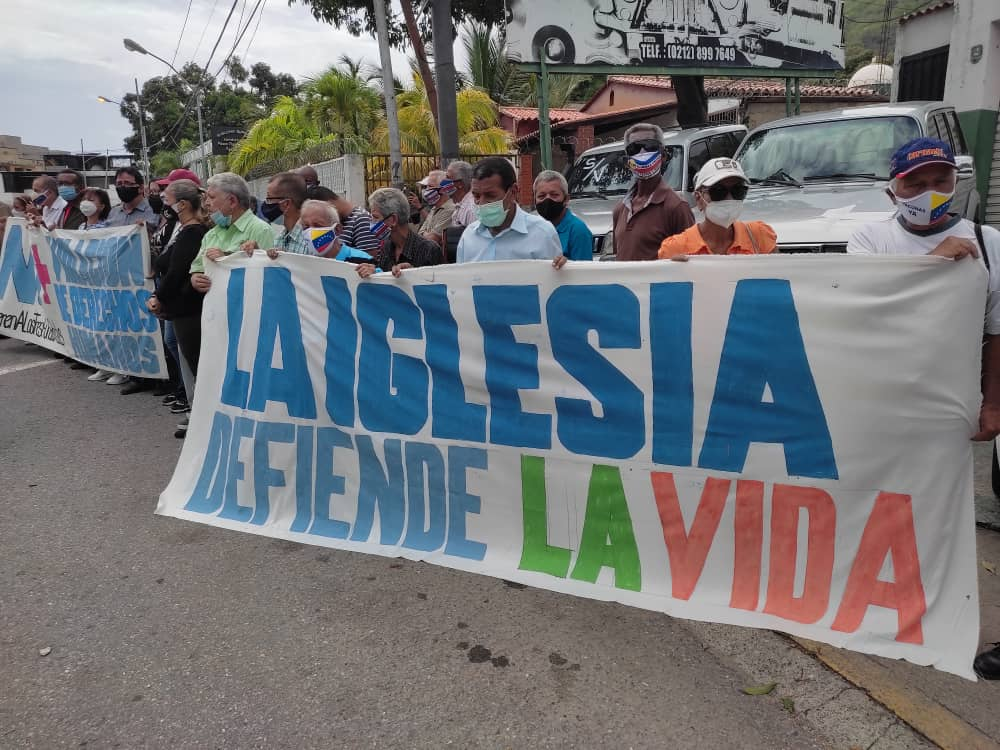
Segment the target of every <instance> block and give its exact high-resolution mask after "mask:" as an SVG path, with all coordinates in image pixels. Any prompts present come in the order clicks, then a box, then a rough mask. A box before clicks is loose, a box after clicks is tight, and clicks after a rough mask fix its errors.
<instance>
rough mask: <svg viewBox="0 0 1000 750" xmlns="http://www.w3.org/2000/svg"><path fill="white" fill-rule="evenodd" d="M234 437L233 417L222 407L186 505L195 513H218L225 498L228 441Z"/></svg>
mask: <svg viewBox="0 0 1000 750" xmlns="http://www.w3.org/2000/svg"><path fill="white" fill-rule="evenodd" d="M232 437H233V421H232V420H231V419H230V418H229V417H227V416H226V415H225V414H223V413H222V412H221V411H217V412H215V416H214V417H213V418H212V428H211V429H210V430H209V433H208V448H207V449H206V450H205V457H204V459H203V460H202V464H201V473H200V474H199V475H198V482H197V483H196V484H195V487H194V492H192V493H191V497H190V498H189V499H188V501H187V503H186V504H185V505H184V510H189V511H191V512H192V513H205V514H206V515H211V514H213V513H217V512H218V511H219V508H221V507H222V503H223V501H224V499H225V498H224V497H223V493H224V492H225V489H226V469H225V467H226V466H227V465H228V464H229V443H230V442H231V441H232Z"/></svg>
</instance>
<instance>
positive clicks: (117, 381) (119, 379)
mask: <svg viewBox="0 0 1000 750" xmlns="http://www.w3.org/2000/svg"><path fill="white" fill-rule="evenodd" d="M127 380H128V375H122V374H120V373H117V372H116V373H115V374H114V375H112V376H111V377H110V378H108V379H107V380H106V381H105V382H106V383H107V384H108V385H121V384H122V383H124V382H125V381H127Z"/></svg>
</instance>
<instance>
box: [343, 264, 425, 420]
mask: <svg viewBox="0 0 1000 750" xmlns="http://www.w3.org/2000/svg"><path fill="white" fill-rule="evenodd" d="M357 295H358V323H359V324H360V326H361V353H360V354H359V355H358V383H359V386H358V390H359V393H358V414H359V416H360V418H361V424H363V425H364V427H365V429H366V430H369V431H370V432H389V433H395V434H397V435H414V434H416V433H417V432H419V431H420V428H421V427H423V426H424V423H425V422H426V421H427V386H428V375H427V365H425V364H424V362H423V360H422V359H420V358H419V357H411V356H408V355H404V354H397V353H394V352H393V351H392V350H391V348H390V347H389V342H388V339H387V334H388V325H389V321H392V326H393V337H394V338H398V339H413V340H420V339H422V338H423V331H422V330H421V326H420V308H418V307H417V306H416V305H415V304H414V303H413V301H412V300H411V299H410V298H409V297H408V296H407V295H406V292H404V291H403V290H402V289H400V288H398V287H395V286H389V285H388V284H362V285H361V286H359V287H358V291H357ZM362 390H363V391H364V392H363V393H362V392H361V391H362Z"/></svg>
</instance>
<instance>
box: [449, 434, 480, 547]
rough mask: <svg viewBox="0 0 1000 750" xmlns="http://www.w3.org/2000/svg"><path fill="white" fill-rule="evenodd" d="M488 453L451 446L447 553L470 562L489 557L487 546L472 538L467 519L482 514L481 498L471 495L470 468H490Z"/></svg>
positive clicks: (477, 449)
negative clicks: (469, 536)
mask: <svg viewBox="0 0 1000 750" xmlns="http://www.w3.org/2000/svg"><path fill="white" fill-rule="evenodd" d="M487 457H488V454H487V453H486V451H484V450H483V449H482V448H464V447H462V446H458V445H452V446H449V447H448V543H447V544H446V545H445V548H444V553H445V554H446V555H454V556H455V557H465V558H467V559H469V560H482V559H483V558H484V557H486V545H485V544H483V543H482V542H476V541H473V540H471V539H469V538H468V534H467V533H466V528H465V517H466V516H467V515H468V514H469V513H475V514H476V515H478V514H479V510H480V506H481V500H480V498H479V496H478V495H472V494H469V491H468V489H467V484H466V482H467V476H466V472H467V471H468V470H469V469H481V470H483V471H486V469H487V468H489V465H488V461H487Z"/></svg>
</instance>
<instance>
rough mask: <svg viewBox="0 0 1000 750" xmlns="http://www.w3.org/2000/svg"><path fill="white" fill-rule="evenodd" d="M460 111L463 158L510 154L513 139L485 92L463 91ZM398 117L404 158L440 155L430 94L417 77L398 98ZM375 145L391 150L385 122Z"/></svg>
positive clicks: (458, 105)
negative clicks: (408, 155) (411, 155)
mask: <svg viewBox="0 0 1000 750" xmlns="http://www.w3.org/2000/svg"><path fill="white" fill-rule="evenodd" d="M456 108H457V110H458V149H459V152H460V153H461V154H462V155H463V156H478V155H481V154H506V153H509V152H510V146H511V144H510V136H509V134H508V133H507V131H505V130H503V129H502V128H501V127H500V126H499V118H498V114H497V106H496V103H495V102H494V101H493V100H492V99H490V97H489V96H488V95H487V94H486V92H485V91H482V90H480V89H474V88H466V89H462V90H461V91H459V92H458V94H457V96H456ZM396 109H397V112H398V115H399V136H400V142H401V143H400V145H401V147H402V151H403V153H404V154H407V153H408V154H438V153H440V152H441V146H440V142H439V140H438V131H437V127H436V125H435V123H434V115H433V114H432V113H431V108H430V103H429V102H428V100H427V90H426V88H424V82H423V79H422V78H421V77H420V75H419V74H418V73H414V75H413V86H412V87H411V88H409V89H406V90H405V91H403V93H401V94H399V95H398V96H396ZM372 145H373V146H374V147H375V148H377V149H381V150H388V146H389V134H388V127H387V125H386V123H385V120H384V119H383V120H382V122H381V123H380V124H379V126H378V127H377V128H376V129H375V131H374V134H373V137H372Z"/></svg>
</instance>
